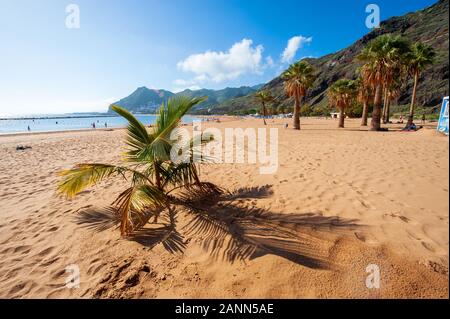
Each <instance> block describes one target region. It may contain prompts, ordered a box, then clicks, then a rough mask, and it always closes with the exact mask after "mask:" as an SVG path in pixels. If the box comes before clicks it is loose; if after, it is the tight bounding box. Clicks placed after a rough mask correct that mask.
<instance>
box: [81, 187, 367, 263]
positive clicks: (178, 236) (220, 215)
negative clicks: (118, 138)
mask: <svg viewBox="0 0 450 319" xmlns="http://www.w3.org/2000/svg"><path fill="white" fill-rule="evenodd" d="M272 194H273V191H272V189H271V186H270V185H266V186H262V187H247V188H239V189H236V190H234V191H232V192H226V193H223V194H217V193H212V192H208V191H207V190H199V189H196V188H195V187H192V188H190V189H188V190H185V191H183V192H180V193H179V194H177V198H178V203H177V204H178V206H182V207H183V208H184V210H185V211H186V212H187V213H188V216H189V218H188V221H187V222H186V223H185V225H184V226H183V227H182V228H181V229H180V232H179V231H178V230H177V229H176V227H175V225H176V212H175V211H174V210H171V211H170V212H169V215H168V221H167V223H166V224H164V225H161V224H147V223H146V222H147V221H148V218H147V219H145V220H144V221H145V223H144V224H142V226H143V227H140V228H139V230H137V231H134V232H133V233H132V234H131V235H129V236H128V237H127V238H128V239H130V240H133V241H136V242H138V243H140V244H142V245H144V246H147V247H150V248H153V247H155V246H156V245H158V244H162V245H163V247H164V248H165V249H166V250H167V251H168V252H170V253H183V252H184V250H185V248H186V242H187V240H188V239H192V238H195V239H197V240H198V241H199V242H200V243H201V245H202V248H203V249H204V250H205V251H207V252H208V253H210V254H211V256H212V258H214V259H217V260H225V261H227V262H230V263H234V262H236V261H245V260H251V259H255V258H258V257H261V256H264V255H267V254H272V255H276V256H279V257H282V258H285V259H287V260H290V261H292V262H295V263H297V264H300V265H303V266H306V267H309V268H314V269H317V268H318V269H328V268H332V267H333V266H334V265H333V264H332V262H331V261H330V251H331V249H332V247H333V245H334V242H335V240H336V238H337V237H339V236H342V235H345V234H348V233H350V232H353V231H354V230H355V229H356V228H359V227H362V225H359V224H357V221H356V220H354V219H343V218H339V217H337V216H322V215H320V214H313V213H303V214H299V213H290V214H289V213H283V214H279V213H273V212H270V211H268V210H266V209H262V208H257V207H253V206H249V205H247V204H246V203H245V199H247V200H248V199H261V198H267V197H270V196H271V195H272ZM141 222H142V221H141ZM76 223H77V224H79V225H82V226H84V227H87V228H89V229H93V230H96V231H103V230H106V229H108V228H111V227H114V226H117V224H118V223H119V219H118V216H117V212H116V211H115V209H114V208H104V209H94V208H89V209H86V210H83V211H81V212H79V214H77V216H76Z"/></svg>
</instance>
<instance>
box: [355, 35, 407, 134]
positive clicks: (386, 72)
mask: <svg viewBox="0 0 450 319" xmlns="http://www.w3.org/2000/svg"><path fill="white" fill-rule="evenodd" d="M409 52H410V46H409V43H408V42H407V41H406V40H405V39H404V38H402V37H401V36H394V35H392V34H385V35H381V36H379V37H377V38H375V39H373V40H372V41H370V42H369V43H368V45H367V46H366V47H365V48H364V49H363V50H362V52H361V53H360V54H359V55H358V57H357V58H358V59H359V60H360V61H363V62H364V63H365V64H364V65H363V66H362V68H361V74H362V77H363V79H364V82H365V83H366V84H367V85H369V86H370V87H371V88H372V89H373V91H374V103H373V104H374V105H373V112H372V121H371V124H370V125H371V127H370V129H371V130H373V131H378V130H380V127H381V125H380V124H381V103H382V101H381V100H382V95H383V89H384V88H385V87H389V85H390V84H391V83H392V81H393V79H394V78H395V73H396V71H397V70H399V69H400V68H401V67H400V65H401V64H402V63H404V61H405V60H406V58H407V55H408V54H409Z"/></svg>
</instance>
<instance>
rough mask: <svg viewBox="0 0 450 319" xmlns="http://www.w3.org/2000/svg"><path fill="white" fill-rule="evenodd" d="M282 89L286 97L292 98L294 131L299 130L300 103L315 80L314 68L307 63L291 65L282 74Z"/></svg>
mask: <svg viewBox="0 0 450 319" xmlns="http://www.w3.org/2000/svg"><path fill="white" fill-rule="evenodd" d="M282 78H283V80H284V88H285V90H286V93H287V95H288V96H290V97H293V98H294V101H295V105H294V116H293V118H294V124H293V125H294V129H295V130H299V129H300V102H301V99H302V98H303V97H304V96H305V95H306V92H307V90H308V88H310V87H311V86H312V84H313V82H314V80H315V76H314V68H313V67H312V66H311V65H310V64H309V63H308V62H307V61H304V60H303V61H300V62H297V63H294V64H292V65H291V66H289V68H288V69H287V70H286V71H284V72H283V74H282Z"/></svg>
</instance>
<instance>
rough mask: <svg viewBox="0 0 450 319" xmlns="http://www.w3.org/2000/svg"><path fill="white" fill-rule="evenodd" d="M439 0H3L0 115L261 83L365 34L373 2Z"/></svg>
mask: <svg viewBox="0 0 450 319" xmlns="http://www.w3.org/2000/svg"><path fill="white" fill-rule="evenodd" d="M434 2H436V1H435V0H397V1H392V0H382V1H381V0H377V1H374V0H368V1H362V0H347V1H337V0H335V1H325V0H315V1H306V0H305V1H300V0H297V1H295V0H292V1H291V0H289V1H284V0H277V1H273V0H272V1H266V0H258V1H256V0H240V1H239V0H223V1H219V0H207V1H206V0H205V1H200V0H191V1H188V0H178V1H175V0H147V1H143V0H142V1H137V0H128V1H125V0H121V1H119V0H97V1H96V0H71V1H64V0H46V1H44V0H43V1H35V0H27V1H25V0H0V43H1V44H0V72H1V73H0V74H1V76H0V101H1V105H0V116H1V115H20V114H37V113H65V112H83V111H104V110H106V109H107V106H108V104H109V103H112V102H114V101H115V100H117V99H119V98H122V97H124V96H126V95H128V94H130V93H131V92H132V91H134V90H135V89H136V88H137V87H139V86H147V87H149V88H164V89H168V90H172V91H179V90H182V89H184V88H198V87H206V88H214V89H218V88H223V87H227V86H241V85H254V84H259V83H263V82H266V81H268V80H270V79H272V78H273V77H274V76H276V75H278V74H279V73H280V71H281V70H283V69H284V68H286V67H287V65H289V62H292V61H296V60H298V59H300V58H302V57H306V56H314V57H320V56H322V55H324V54H327V53H331V52H335V51H337V50H340V49H342V48H344V47H346V46H348V45H349V44H351V43H353V42H354V41H355V40H357V39H358V38H360V37H361V36H363V35H364V34H366V33H367V32H369V31H370V30H369V29H368V28H367V27H366V25H365V20H366V17H367V15H368V13H366V12H365V8H366V6H367V5H368V4H370V3H376V4H377V5H378V6H379V7H380V13H381V20H385V19H387V18H389V17H391V16H395V15H402V14H405V13H407V12H410V11H415V10H418V9H422V8H424V7H426V6H429V5H431V4H433V3H434ZM71 3H73V4H76V5H77V6H78V8H79V13H80V15H79V17H80V20H79V22H80V23H79V26H80V27H79V28H67V27H66V19H67V17H68V15H69V13H66V7H67V5H69V4H71ZM290 39H291V41H290V42H289V45H288V41H289V40H290ZM283 53H284V54H283Z"/></svg>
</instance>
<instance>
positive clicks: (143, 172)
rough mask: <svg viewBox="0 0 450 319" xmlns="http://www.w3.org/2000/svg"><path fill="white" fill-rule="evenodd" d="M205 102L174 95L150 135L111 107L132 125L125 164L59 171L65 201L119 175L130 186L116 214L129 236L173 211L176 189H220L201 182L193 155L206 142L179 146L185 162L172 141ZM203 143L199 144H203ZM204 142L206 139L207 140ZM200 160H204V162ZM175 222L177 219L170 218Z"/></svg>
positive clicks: (118, 200)
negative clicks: (188, 115) (176, 157)
mask: <svg viewBox="0 0 450 319" xmlns="http://www.w3.org/2000/svg"><path fill="white" fill-rule="evenodd" d="M204 100H205V98H204V97H201V98H192V99H189V98H187V97H176V98H173V99H170V100H169V101H168V102H167V103H166V104H163V105H161V107H160V109H159V112H158V114H157V118H156V122H155V125H154V127H153V129H152V131H150V132H149V131H147V129H146V128H145V126H144V125H143V124H142V123H141V122H140V121H139V120H137V119H136V118H135V117H134V116H133V115H132V114H131V113H130V112H128V111H127V110H125V109H123V108H121V107H119V106H112V109H113V110H114V111H115V112H116V113H118V114H119V115H120V116H122V117H124V118H125V119H126V120H127V121H128V126H127V134H126V138H125V141H126V144H127V145H128V148H127V150H126V152H125V154H124V155H125V157H124V163H123V164H122V165H119V166H117V165H110V164H99V163H84V164H78V165H76V166H75V167H74V168H72V169H70V170H66V171H63V172H61V173H60V175H61V176H62V179H61V181H60V182H59V185H58V189H59V191H60V192H61V193H63V194H65V195H66V196H67V197H69V198H70V197H73V196H75V195H76V194H78V193H80V192H81V191H83V190H84V189H86V188H87V187H89V186H92V185H94V184H97V183H98V182H100V181H102V180H105V179H108V178H113V177H120V178H123V179H125V180H126V181H128V182H129V183H130V185H129V187H128V188H126V189H125V190H124V191H123V192H122V193H120V194H119V196H118V197H117V198H116V200H115V201H114V202H113V206H114V209H115V211H116V212H117V214H118V216H119V218H120V232H121V235H123V236H125V235H128V234H130V233H131V232H133V231H134V230H137V229H138V228H139V227H141V226H143V225H144V224H145V223H146V222H147V221H148V220H149V219H150V218H151V217H152V216H154V218H155V222H156V221H157V218H158V216H159V215H160V214H161V213H163V212H165V213H167V214H168V215H169V217H170V216H171V215H170V214H171V213H172V212H173V206H172V204H174V203H175V204H180V201H178V200H177V199H176V197H174V196H172V195H171V194H170V193H171V192H172V191H174V190H175V189H178V188H184V189H186V188H190V187H196V188H197V189H199V190H201V189H211V190H213V191H217V192H218V191H219V188H217V187H216V186H214V185H213V184H210V183H202V182H200V180H199V176H198V171H197V167H196V163H195V162H194V156H197V157H198V148H197V149H196V147H195V145H199V144H198V143H206V142H208V141H209V140H211V136H210V138H209V139H206V141H203V140H202V137H201V135H200V137H198V136H197V137H196V138H195V139H196V140H194V139H191V140H189V141H188V142H187V143H185V144H182V145H181V147H180V148H178V152H177V154H178V155H183V154H184V155H185V157H184V160H182V161H179V162H178V161H174V160H172V158H173V156H171V155H173V154H171V152H173V150H172V147H173V146H174V145H175V143H176V142H178V143H179V141H178V140H172V139H171V134H172V132H174V130H175V129H177V127H178V126H179V124H180V121H181V118H182V117H183V116H184V115H185V114H186V112H188V111H189V110H190V109H191V108H192V107H193V106H195V105H197V104H198V103H201V102H202V101H204ZM199 139H200V140H199ZM203 139H204V138H203ZM200 161H201V160H200ZM169 220H171V221H172V220H173V218H171V217H170V218H169Z"/></svg>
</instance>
